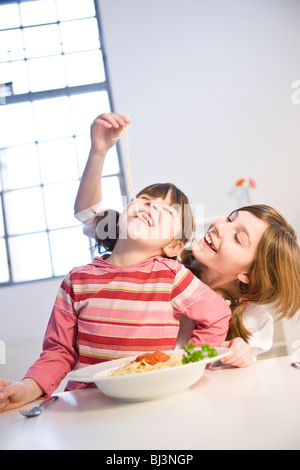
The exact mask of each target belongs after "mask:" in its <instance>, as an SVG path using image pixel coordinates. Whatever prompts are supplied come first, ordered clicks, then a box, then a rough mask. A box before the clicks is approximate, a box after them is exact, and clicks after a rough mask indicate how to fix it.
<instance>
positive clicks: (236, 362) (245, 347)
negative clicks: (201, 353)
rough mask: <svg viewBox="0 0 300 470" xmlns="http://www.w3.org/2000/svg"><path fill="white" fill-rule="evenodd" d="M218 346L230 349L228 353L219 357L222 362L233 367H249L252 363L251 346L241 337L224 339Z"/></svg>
mask: <svg viewBox="0 0 300 470" xmlns="http://www.w3.org/2000/svg"><path fill="white" fill-rule="evenodd" d="M220 346H221V347H223V348H229V349H230V353H229V354H228V355H227V356H225V357H222V358H221V359H220V361H221V362H222V363H223V364H228V365H230V366H233V367H250V366H251V365H252V364H253V354H252V349H251V346H249V344H248V343H246V342H245V341H244V340H243V339H242V338H234V339H232V340H231V341H224V343H222V344H221V345H220Z"/></svg>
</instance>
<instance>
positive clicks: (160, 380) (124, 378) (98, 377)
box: [67, 348, 229, 401]
mask: <svg viewBox="0 0 300 470" xmlns="http://www.w3.org/2000/svg"><path fill="white" fill-rule="evenodd" d="M198 349H200V348H198ZM215 349H216V350H217V353H218V356H216V357H213V358H207V359H204V360H203V361H198V362H191V363H188V364H182V365H180V366H175V367H169V368H166V369H158V370H154V371H148V372H142V373H139V374H128V375H119V376H108V374H109V372H110V371H111V370H112V369H116V368H118V367H119V366H120V365H121V364H122V363H123V362H124V361H127V360H128V361H132V360H134V359H135V358H136V356H133V357H129V358H122V359H117V360H115V361H108V362H104V363H101V364H95V365H93V366H88V367H84V368H82V369H78V370H76V371H73V372H70V373H69V374H68V375H67V379H69V380H73V381H75V382H86V383H95V384H96V386H97V387H98V388H99V390H101V392H103V393H105V394H106V395H108V396H110V397H113V398H117V399H119V400H122V401H144V400H154V399H157V398H163V397H166V396H168V395H173V394H176V393H181V392H184V391H186V390H188V388H189V387H191V386H192V385H193V384H195V383H196V382H197V381H198V380H199V379H200V378H201V376H202V375H203V372H204V370H205V367H206V365H207V364H209V363H211V362H214V361H217V360H219V359H220V358H221V357H224V356H226V355H227V354H228V353H229V349H227V348H215ZM195 350H197V348H195ZM165 352H166V353H167V354H183V353H184V351H183V350H182V349H179V350H178V349H176V350H173V351H165Z"/></svg>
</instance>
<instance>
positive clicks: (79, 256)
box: [49, 227, 91, 276]
mask: <svg viewBox="0 0 300 470" xmlns="http://www.w3.org/2000/svg"><path fill="white" fill-rule="evenodd" d="M49 237H50V244H51V253H52V261H53V271H54V275H55V276H63V275H65V274H67V273H68V272H69V271H70V270H71V269H72V268H73V267H74V266H81V265H83V264H88V263H90V262H91V252H90V246H89V240H88V238H87V237H84V236H83V235H82V228H81V227H78V228H70V229H65V230H55V231H51V232H50V233H49Z"/></svg>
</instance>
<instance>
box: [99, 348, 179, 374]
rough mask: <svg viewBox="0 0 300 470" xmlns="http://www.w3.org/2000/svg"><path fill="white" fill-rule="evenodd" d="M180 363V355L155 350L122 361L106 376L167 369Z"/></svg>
mask: <svg viewBox="0 0 300 470" xmlns="http://www.w3.org/2000/svg"><path fill="white" fill-rule="evenodd" d="M180 365H182V355H175V354H172V355H168V354H165V353H162V352H161V351H155V352H154V353H153V354H152V353H151V354H150V353H147V354H144V355H143V356H138V357H137V358H136V359H135V360H134V361H131V362H129V361H127V362H124V363H123V364H122V365H121V366H120V367H118V368H117V369H113V370H111V371H110V372H109V374H108V376H110V377H112V376H120V375H127V374H140V373H142V372H149V371H153V370H158V369H167V368H169V367H175V366H180Z"/></svg>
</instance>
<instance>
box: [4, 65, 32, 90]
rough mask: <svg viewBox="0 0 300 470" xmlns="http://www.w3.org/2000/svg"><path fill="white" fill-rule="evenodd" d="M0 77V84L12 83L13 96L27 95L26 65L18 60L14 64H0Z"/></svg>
mask: <svg viewBox="0 0 300 470" xmlns="http://www.w3.org/2000/svg"><path fill="white" fill-rule="evenodd" d="M0 77H1V82H2V83H9V82H12V83H13V92H14V94H15V95H19V94H21V93H28V91H29V85H28V79H27V69H26V63H25V62H24V61H22V60H18V61H16V62H4V63H0Z"/></svg>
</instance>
